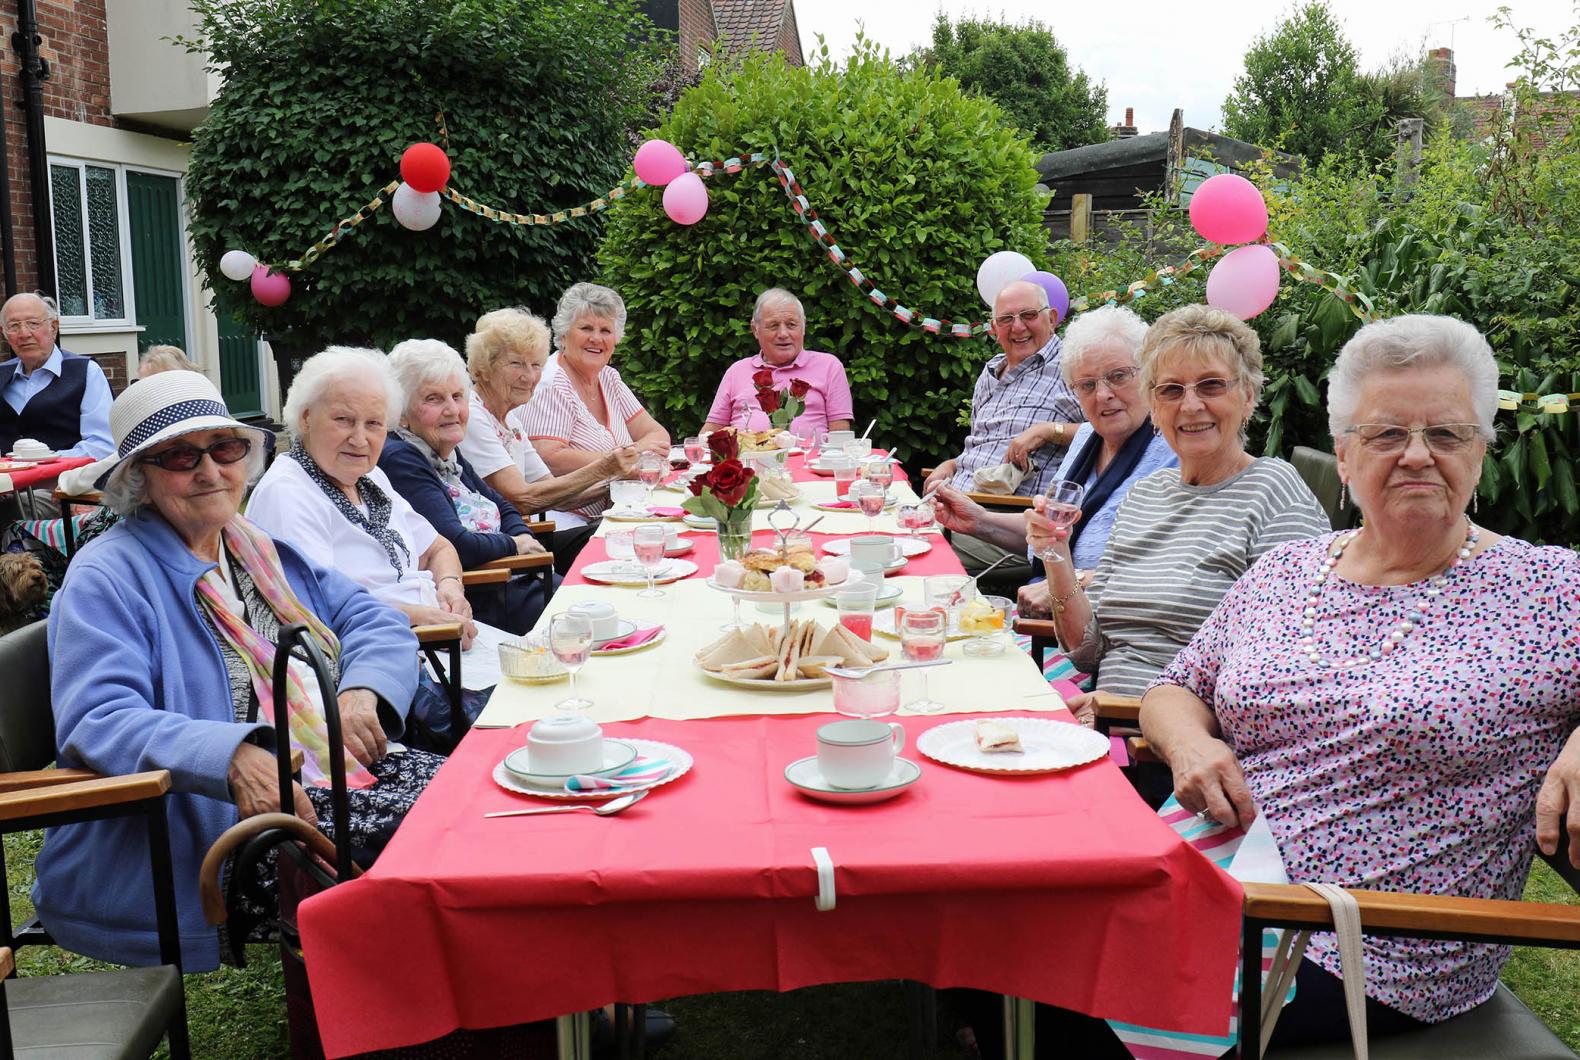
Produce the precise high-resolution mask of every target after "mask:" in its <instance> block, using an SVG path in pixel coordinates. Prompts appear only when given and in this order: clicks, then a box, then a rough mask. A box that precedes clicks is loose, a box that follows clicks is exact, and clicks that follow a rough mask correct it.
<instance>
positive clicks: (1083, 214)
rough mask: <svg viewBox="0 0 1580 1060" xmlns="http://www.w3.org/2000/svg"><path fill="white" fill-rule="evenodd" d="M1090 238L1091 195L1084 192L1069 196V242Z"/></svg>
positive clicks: (1080, 241)
mask: <svg viewBox="0 0 1580 1060" xmlns="http://www.w3.org/2000/svg"><path fill="white" fill-rule="evenodd" d="M1090 238H1092V197H1091V195H1089V194H1087V193H1085V192H1077V193H1076V194H1074V195H1072V196H1070V242H1072V243H1085V242H1086V241H1087V240H1088V239H1090Z"/></svg>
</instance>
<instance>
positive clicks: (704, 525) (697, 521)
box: [680, 512, 719, 533]
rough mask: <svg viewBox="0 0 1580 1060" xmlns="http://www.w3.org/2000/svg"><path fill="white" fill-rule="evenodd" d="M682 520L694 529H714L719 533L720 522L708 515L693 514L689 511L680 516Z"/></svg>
mask: <svg viewBox="0 0 1580 1060" xmlns="http://www.w3.org/2000/svg"><path fill="white" fill-rule="evenodd" d="M680 521H681V522H683V523H685V524H686V525H687V526H689V527H691V528H692V529H693V530H712V531H714V532H715V533H717V532H718V529H719V524H718V523H716V522H714V521H713V520H712V519H709V518H708V517H707V516H706V515H692V514H691V513H690V512H687V513H686V514H685V515H682V516H681V517H680Z"/></svg>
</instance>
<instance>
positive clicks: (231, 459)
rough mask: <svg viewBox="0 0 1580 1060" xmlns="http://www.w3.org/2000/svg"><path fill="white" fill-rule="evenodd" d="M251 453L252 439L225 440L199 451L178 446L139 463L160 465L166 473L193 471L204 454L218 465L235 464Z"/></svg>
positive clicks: (194, 448)
mask: <svg viewBox="0 0 1580 1060" xmlns="http://www.w3.org/2000/svg"><path fill="white" fill-rule="evenodd" d="M250 452H252V439H250V438H225V439H222V440H221V441H218V442H215V443H214V444H213V445H211V446H209V447H208V448H207V449H199V448H198V447H197V446H195V445H177V446H174V447H172V448H170V449H166V450H165V451H164V452H162V453H155V454H154V455H153V456H145V457H143V458H142V459H141V460H139V461H137V462H138V463H139V464H158V465H159V466H160V467H162V468H164V469H165V470H166V471H191V470H192V469H193V468H195V467H197V466H198V464H199V463H200V462H201V461H202V460H203V454H204V453H207V454H208V455H209V456H210V457H211V458H212V459H213V461H214V463H216V464H234V463H235V462H236V461H238V460H241V459H243V458H244V457H245V456H246V455H247V454H248V453H250Z"/></svg>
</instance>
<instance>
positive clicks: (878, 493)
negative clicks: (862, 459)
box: [849, 480, 888, 534]
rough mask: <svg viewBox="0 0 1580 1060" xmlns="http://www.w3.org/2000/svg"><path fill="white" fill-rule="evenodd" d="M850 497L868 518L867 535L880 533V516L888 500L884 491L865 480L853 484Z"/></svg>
mask: <svg viewBox="0 0 1580 1060" xmlns="http://www.w3.org/2000/svg"><path fill="white" fill-rule="evenodd" d="M849 497H850V499H851V500H853V501H855V502H856V507H858V508H860V509H861V514H863V515H865V516H866V517H867V533H869V534H875V533H877V532H878V516H879V515H880V514H882V512H883V502H884V501H885V500H887V499H888V497H887V496H885V494H884V492H883V490H881V489H879V488H878V487H877V486H874V485H873V484H872V483H870V482H867V481H865V480H859V481H856V482H853V483H851V486H850V493H849Z"/></svg>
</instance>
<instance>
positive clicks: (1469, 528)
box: [1300, 519, 1481, 670]
mask: <svg viewBox="0 0 1580 1060" xmlns="http://www.w3.org/2000/svg"><path fill="white" fill-rule="evenodd" d="M1465 528H1466V530H1465V543H1464V544H1463V545H1461V546H1460V548H1459V551H1458V552H1457V553H1456V554H1455V556H1454V558H1453V559H1452V560H1450V561H1449V564H1448V566H1446V567H1444V568H1443V569H1442V570H1441V571H1440V572H1438V573H1437V574H1434V575H1433V576H1432V577H1430V578H1428V579H1427V580H1426V582H1425V584H1424V586H1423V588H1422V595H1421V596H1419V597H1417V598H1416V599H1415V600H1413V601H1412V602H1411V603H1410V606H1409V607H1408V608H1406V609H1405V613H1404V617H1403V618H1401V619H1400V620H1399V621H1398V622H1396V623H1394V627H1393V629H1392V630H1390V631H1389V633H1388V635H1387V636H1386V637H1384V638H1383V640H1382V643H1380V644H1378V645H1377V646H1376V647H1374V648H1372V649H1371V650H1370V651H1368V652H1367V653H1366V654H1364V655H1356V656H1354V657H1352V658H1340V659H1329V658H1326V657H1324V656H1323V655H1322V653H1321V652H1319V651H1317V638H1316V628H1317V601H1318V599H1319V598H1320V597H1321V596H1322V587H1323V586H1324V585H1325V584H1327V581H1328V576H1329V575H1330V574H1332V573H1333V570H1334V568H1335V567H1337V566H1338V565H1339V558H1340V557H1341V556H1343V555H1344V550H1345V549H1346V548H1348V547H1349V546H1350V543H1351V542H1352V541H1354V540H1355V539H1356V537H1358V536H1360V531H1359V530H1351V531H1350V532H1349V533H1347V534H1343V535H1341V536H1340V537H1339V539H1338V540H1337V541H1335V542H1334V543H1333V551H1332V552H1330V553H1328V558H1327V559H1326V560H1324V561H1323V562H1322V569H1321V570H1320V571H1318V573H1317V576H1316V578H1315V579H1313V580H1312V583H1311V588H1310V589H1309V590H1307V592H1306V602H1305V604H1304V605H1302V607H1301V612H1300V650H1301V652H1303V653H1304V654H1305V656H1306V658H1307V659H1310V660H1311V661H1312V662H1314V663H1318V664H1320V665H1322V666H1326V667H1327V668H1328V669H1330V670H1342V669H1347V668H1349V667H1354V666H1365V665H1366V664H1367V663H1374V662H1377V661H1379V660H1380V659H1382V657H1383V656H1385V655H1389V654H1391V653H1392V652H1393V650H1394V649H1395V648H1397V647H1399V645H1400V644H1401V643H1403V641H1404V639H1405V637H1407V636H1409V635H1410V632H1411V631H1412V630H1414V629H1415V628H1416V627H1417V626H1419V625H1421V624H1422V623H1423V622H1425V621H1426V617H1427V612H1429V611H1430V610H1431V609H1432V607H1433V606H1434V605H1435V604H1436V603H1437V599H1438V597H1440V596H1442V595H1443V586H1445V585H1447V584H1448V572H1449V571H1451V570H1453V569H1454V568H1455V567H1457V566H1459V565H1460V564H1461V563H1463V562H1465V561H1466V560H1467V559H1469V558H1470V554H1471V553H1472V552H1473V551H1475V548H1476V542H1477V540H1479V539H1480V537H1481V529H1480V528H1479V527H1477V526H1476V525H1475V524H1474V523H1472V522H1471V521H1470V520H1469V519H1466V520H1465Z"/></svg>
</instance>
